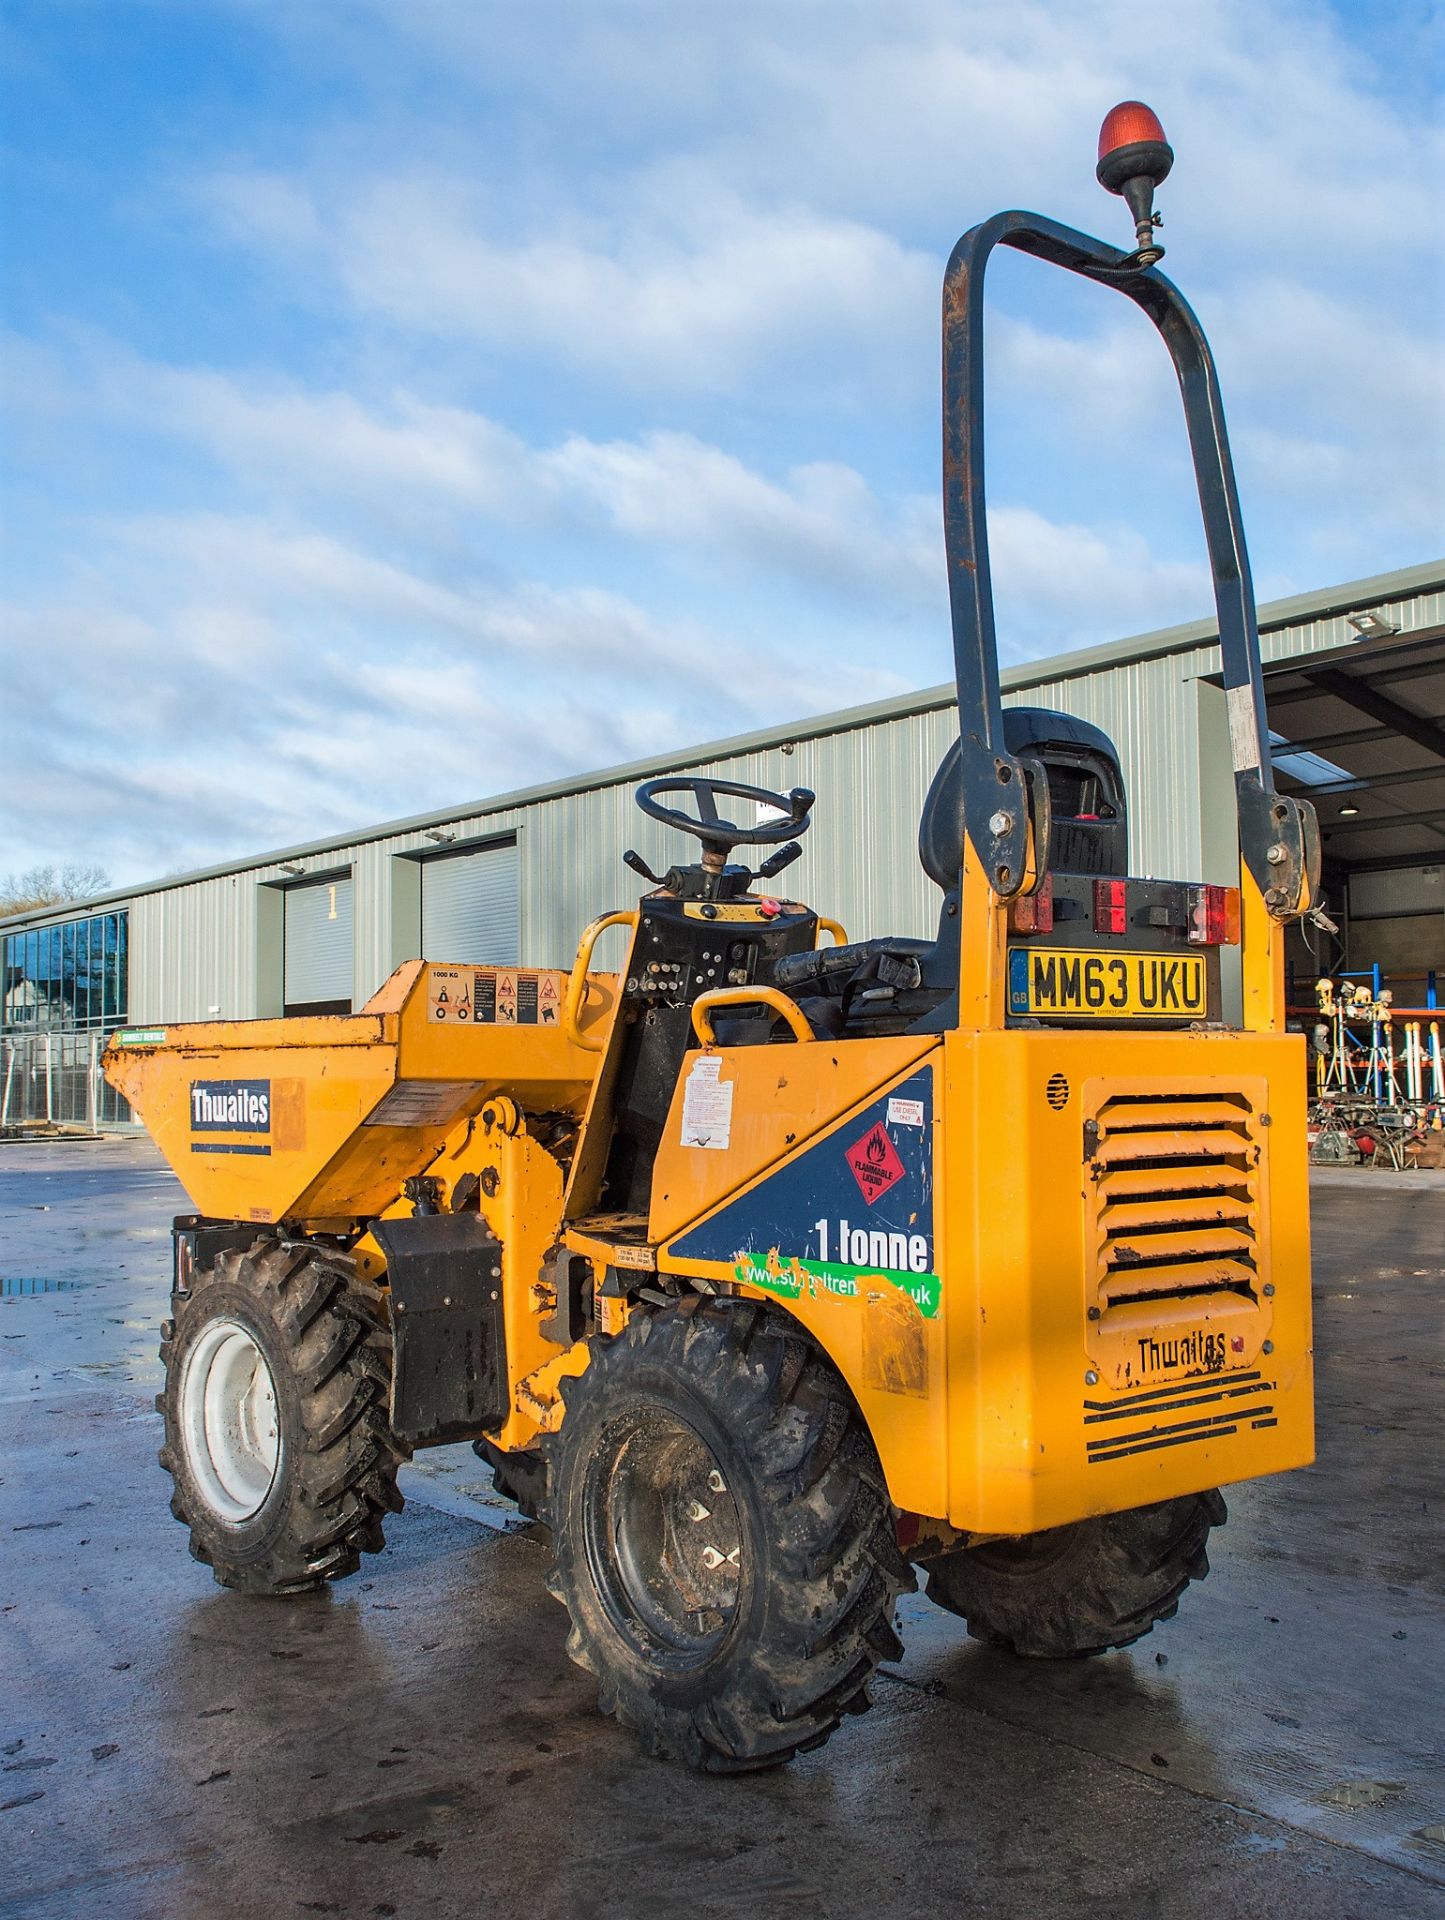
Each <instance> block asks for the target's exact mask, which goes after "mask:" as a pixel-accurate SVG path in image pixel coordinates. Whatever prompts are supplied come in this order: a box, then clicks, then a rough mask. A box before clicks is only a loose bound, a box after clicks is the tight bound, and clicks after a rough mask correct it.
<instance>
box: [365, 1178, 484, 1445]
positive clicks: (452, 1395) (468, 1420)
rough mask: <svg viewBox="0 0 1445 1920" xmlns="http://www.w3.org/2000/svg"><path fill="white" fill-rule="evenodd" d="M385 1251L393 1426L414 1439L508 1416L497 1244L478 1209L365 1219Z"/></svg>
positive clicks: (463, 1433)
mask: <svg viewBox="0 0 1445 1920" xmlns="http://www.w3.org/2000/svg"><path fill="white" fill-rule="evenodd" d="M372 1232H373V1234H374V1235H375V1236H376V1241H377V1244H378V1245H379V1246H380V1248H381V1250H382V1252H383V1253H384V1254H385V1255H386V1269H387V1279H388V1281H389V1283H390V1286H391V1305H392V1318H391V1326H392V1340H393V1343H394V1347H395V1363H394V1367H393V1372H392V1381H391V1425H392V1430H393V1432H394V1433H395V1434H396V1436H397V1438H398V1439H400V1440H404V1441H406V1443H407V1445H408V1446H412V1447H432V1446H441V1445H443V1444H444V1443H445V1442H447V1441H449V1440H471V1439H474V1438H475V1437H476V1436H477V1435H478V1434H479V1433H482V1432H483V1431H485V1429H487V1428H488V1427H497V1426H500V1425H501V1423H502V1421H503V1420H505V1419H506V1417H507V1405H508V1395H507V1351H506V1334H505V1329H504V1326H503V1321H502V1244H501V1242H500V1241H499V1240H494V1239H493V1238H492V1236H491V1234H490V1233H488V1231H487V1229H486V1227H485V1226H484V1225H483V1223H482V1221H481V1219H480V1217H479V1216H478V1215H477V1214H475V1213H433V1214H418V1215H416V1216H415V1217H414V1218H412V1219H410V1220H379V1221H377V1222H376V1223H375V1225H374V1226H373V1227H372Z"/></svg>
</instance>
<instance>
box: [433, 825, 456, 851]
mask: <svg viewBox="0 0 1445 1920" xmlns="http://www.w3.org/2000/svg"><path fill="white" fill-rule="evenodd" d="M426 837H427V839H428V840H435V841H436V843H437V845H438V846H439V847H449V846H450V845H451V843H452V842H453V840H455V839H456V837H457V836H456V835H455V834H454V833H448V832H447V830H446V828H445V827H428V828H427V830H426Z"/></svg>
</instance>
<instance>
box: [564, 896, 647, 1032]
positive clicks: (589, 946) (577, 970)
mask: <svg viewBox="0 0 1445 1920" xmlns="http://www.w3.org/2000/svg"><path fill="white" fill-rule="evenodd" d="M636 926H637V914H636V912H635V911H634V912H628V913H604V914H603V915H602V916H601V917H600V918H599V919H597V920H594V921H593V922H592V925H591V926H590V927H588V929H587V931H586V932H585V933H584V934H583V935H582V938H581V939H580V940H579V941H578V943H577V958H576V959H575V960H574V961H573V962H572V971H571V973H570V974H569V975H568V978H567V997H566V998H565V1000H564V1001H563V1002H562V1032H563V1033H564V1034H565V1035H566V1037H567V1039H568V1040H570V1041H571V1043H572V1045H573V1046H574V1047H581V1048H583V1049H584V1050H585V1051H586V1052H588V1053H601V1051H602V1049H603V1048H604V1047H605V1046H606V1045H607V1035H606V1034H605V1033H599V1032H598V1031H597V1030H596V1029H595V1028H594V1029H591V1030H589V1031H587V1032H584V1031H583V1029H582V1025H581V1017H582V1008H583V1005H584V1003H585V1002H586V999H587V974H588V971H589V969H590V968H591V965H592V950H593V948H594V947H595V946H596V945H597V942H598V941H599V940H600V939H601V938H602V936H603V934H604V933H606V931H607V929H608V928H609V927H632V928H633V929H634V930H635V929H636Z"/></svg>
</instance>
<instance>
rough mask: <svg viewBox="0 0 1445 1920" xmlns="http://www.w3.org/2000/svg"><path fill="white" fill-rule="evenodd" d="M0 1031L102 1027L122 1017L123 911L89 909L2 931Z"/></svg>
mask: <svg viewBox="0 0 1445 1920" xmlns="http://www.w3.org/2000/svg"><path fill="white" fill-rule="evenodd" d="M0 978H3V997H0V1031H4V1032H6V1033H43V1032H56V1031H60V1032H77V1031H85V1030H92V1031H95V1030H99V1031H108V1030H109V1029H110V1028H111V1027H118V1026H123V1025H124V1024H125V1019H126V1001H127V991H126V987H127V974H126V915H125V913H124V911H121V912H118V913H95V914H89V915H87V916H86V917H85V918H84V919H83V920H62V921H58V922H57V923H56V924H55V925H53V926H48V927H32V928H30V930H29V931H28V932H26V933H7V934H6V935H5V936H4V970H3V975H0Z"/></svg>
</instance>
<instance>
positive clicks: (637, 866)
mask: <svg viewBox="0 0 1445 1920" xmlns="http://www.w3.org/2000/svg"><path fill="white" fill-rule="evenodd" d="M622 864H623V866H624V867H631V869H632V871H633V872H634V873H640V874H641V875H642V877H643V879H644V880H650V881H651V882H652V884H653V886H655V887H660V886H661V885H662V876H661V874H657V873H654V872H653V871H652V868H651V867H650V866H648V864H647V862H646V861H645V860H644V859H643V857H642V855H641V854H640V853H634V852H633V850H632V848H631V847H629V848H628V849H627V851H626V853H624V854H623V856H622Z"/></svg>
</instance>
